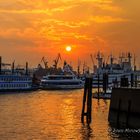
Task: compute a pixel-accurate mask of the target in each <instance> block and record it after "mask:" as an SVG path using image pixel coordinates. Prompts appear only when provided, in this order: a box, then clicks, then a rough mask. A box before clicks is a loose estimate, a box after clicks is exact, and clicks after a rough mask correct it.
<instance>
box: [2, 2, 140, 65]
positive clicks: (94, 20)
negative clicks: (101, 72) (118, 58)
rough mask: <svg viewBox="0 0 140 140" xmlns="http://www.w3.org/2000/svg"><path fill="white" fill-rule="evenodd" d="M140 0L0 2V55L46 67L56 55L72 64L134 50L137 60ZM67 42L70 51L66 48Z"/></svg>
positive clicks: (7, 60)
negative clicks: (98, 55)
mask: <svg viewBox="0 0 140 140" xmlns="http://www.w3.org/2000/svg"><path fill="white" fill-rule="evenodd" d="M139 7H140V0H1V1H0V55H1V56H3V59H4V61H6V62H11V61H13V60H16V63H22V64H23V63H24V62H25V61H29V63H30V65H31V66H36V65H37V64H38V63H40V60H41V58H42V57H43V56H45V57H46V58H47V59H48V61H49V65H51V64H52V61H53V59H55V57H56V56H57V54H58V53H61V56H62V59H63V60H64V59H66V60H67V61H68V62H71V63H72V64H74V65H76V63H77V61H78V59H80V60H81V61H82V62H83V61H87V62H89V64H90V63H91V60H90V54H91V53H92V54H93V55H94V54H95V53H97V51H99V50H100V51H101V52H103V53H105V54H106V55H108V54H110V53H111V52H112V53H113V54H114V55H117V54H119V53H120V52H121V51H124V52H126V51H130V52H132V53H134V52H135V53H136V56H137V63H139V62H138V61H139V60H140V57H139V54H140V8H139ZM66 46H72V50H71V52H66V50H65V47H66Z"/></svg>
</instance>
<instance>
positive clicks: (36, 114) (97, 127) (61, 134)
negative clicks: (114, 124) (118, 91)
mask: <svg viewBox="0 0 140 140" xmlns="http://www.w3.org/2000/svg"><path fill="white" fill-rule="evenodd" d="M82 97H83V90H73V91H36V92H32V93H24V94H21V93H15V94H2V95H0V140H53V139H56V140H69V139H74V140H88V139H94V140H113V139H117V140H118V139H122V138H120V137H119V136H118V135H115V134H111V132H110V131H109V128H110V127H109V124H108V121H107V118H108V110H109V103H110V102H109V101H104V100H100V101H99V102H98V101H97V100H95V99H93V111H92V118H93V120H92V124H91V125H90V127H88V126H86V125H83V124H81V122H80V116H81V108H82ZM123 139H125V137H124V138H123Z"/></svg>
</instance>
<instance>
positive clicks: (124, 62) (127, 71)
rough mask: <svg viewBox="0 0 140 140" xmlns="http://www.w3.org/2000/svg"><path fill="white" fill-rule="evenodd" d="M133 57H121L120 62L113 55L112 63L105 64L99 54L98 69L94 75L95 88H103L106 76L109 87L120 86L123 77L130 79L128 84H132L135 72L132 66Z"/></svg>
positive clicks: (129, 55) (111, 57)
mask: <svg viewBox="0 0 140 140" xmlns="http://www.w3.org/2000/svg"><path fill="white" fill-rule="evenodd" d="M131 59H132V55H131V54H130V53H128V54H127V55H124V54H122V55H120V57H119V60H118V62H114V60H116V59H115V58H114V57H113V56H112V55H111V56H110V63H109V64H107V63H105V62H104V60H103V57H102V56H101V54H100V53H98V54H97V61H98V67H97V69H96V72H95V73H94V74H93V87H95V88H96V87H101V88H102V87H103V81H104V74H107V86H108V87H112V86H113V85H114V83H117V84H119V83H120V81H121V78H122V77H125V78H128V82H129V83H130V82H131V80H132V79H131V78H132V74H134V70H133V68H132V65H131V63H132V62H131Z"/></svg>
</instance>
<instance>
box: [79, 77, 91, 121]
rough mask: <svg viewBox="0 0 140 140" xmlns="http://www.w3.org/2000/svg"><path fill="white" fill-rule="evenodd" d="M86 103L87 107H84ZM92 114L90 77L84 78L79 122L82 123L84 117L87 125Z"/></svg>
mask: <svg viewBox="0 0 140 140" xmlns="http://www.w3.org/2000/svg"><path fill="white" fill-rule="evenodd" d="M86 102H87V106H86ZM85 109H86V112H85ZM91 112H92V77H86V80H85V86H84V96H83V107H82V114H81V122H82V123H84V116H86V122H87V124H90V123H91Z"/></svg>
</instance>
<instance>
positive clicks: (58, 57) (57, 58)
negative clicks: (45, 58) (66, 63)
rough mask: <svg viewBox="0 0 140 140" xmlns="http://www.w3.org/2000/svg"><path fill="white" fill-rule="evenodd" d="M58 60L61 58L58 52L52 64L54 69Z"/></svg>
mask: <svg viewBox="0 0 140 140" xmlns="http://www.w3.org/2000/svg"><path fill="white" fill-rule="evenodd" d="M59 60H62V59H61V55H60V53H58V56H57V57H56V59H55V60H54V65H53V66H54V68H55V69H57V65H58V62H59Z"/></svg>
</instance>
